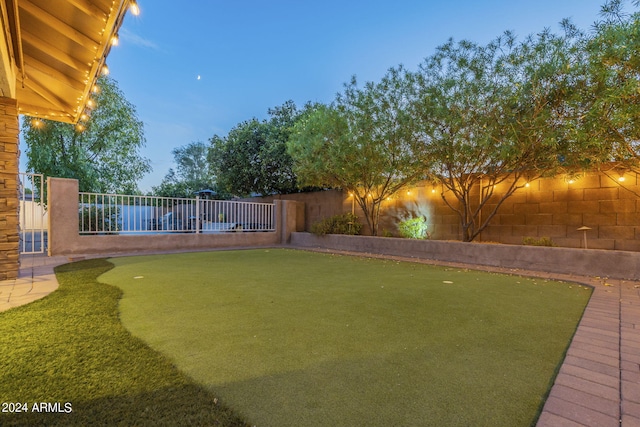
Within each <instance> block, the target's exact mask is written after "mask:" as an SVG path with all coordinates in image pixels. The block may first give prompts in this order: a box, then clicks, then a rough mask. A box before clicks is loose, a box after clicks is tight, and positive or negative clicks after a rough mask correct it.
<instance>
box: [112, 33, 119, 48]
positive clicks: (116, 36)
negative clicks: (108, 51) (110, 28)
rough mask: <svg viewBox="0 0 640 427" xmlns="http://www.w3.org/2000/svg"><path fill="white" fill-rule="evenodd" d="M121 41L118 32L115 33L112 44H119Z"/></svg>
mask: <svg viewBox="0 0 640 427" xmlns="http://www.w3.org/2000/svg"><path fill="white" fill-rule="evenodd" d="M119 43H120V38H119V37H118V35H117V34H114V35H113V37H111V46H118V44H119Z"/></svg>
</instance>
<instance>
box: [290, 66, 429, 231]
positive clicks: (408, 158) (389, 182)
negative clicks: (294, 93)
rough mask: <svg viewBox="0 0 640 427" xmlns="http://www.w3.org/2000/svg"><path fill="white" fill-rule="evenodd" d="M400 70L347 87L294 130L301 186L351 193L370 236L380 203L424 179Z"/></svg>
mask: <svg viewBox="0 0 640 427" xmlns="http://www.w3.org/2000/svg"><path fill="white" fill-rule="evenodd" d="M408 77H409V75H408V74H407V73H406V72H405V70H404V69H402V68H397V69H391V70H390V71H389V73H388V74H387V75H386V76H385V77H384V78H383V79H382V81H381V82H379V83H375V84H374V83H367V84H366V85H365V86H364V87H363V88H359V87H358V86H357V82H356V80H355V78H354V79H353V80H352V81H351V83H350V84H348V85H345V90H344V93H342V94H340V95H338V97H337V99H336V101H335V102H334V103H333V105H332V106H324V105H318V106H316V107H315V108H314V109H312V111H310V112H309V113H308V114H306V115H305V116H303V117H302V118H301V119H300V120H299V121H298V122H297V123H296V125H295V127H294V132H293V134H292V135H291V138H290V139H289V145H288V147H289V153H290V154H291V156H292V157H293V159H294V165H295V168H294V170H295V172H296V174H297V176H298V179H299V180H300V182H301V184H303V185H311V186H317V187H331V188H340V189H343V190H346V191H348V192H350V193H351V194H352V195H353V197H355V200H356V201H357V203H358V205H359V206H360V208H361V209H362V211H363V213H364V216H365V218H366V221H367V224H368V226H369V230H370V232H371V234H372V235H377V234H378V223H379V219H380V206H381V203H382V202H383V201H384V200H386V199H387V198H388V197H391V196H393V195H394V194H395V193H396V192H398V191H399V190H401V189H402V188H404V187H405V186H407V185H409V184H411V183H412V182H415V181H416V180H418V179H420V178H422V177H423V176H424V170H425V166H424V165H423V164H422V162H421V160H422V159H424V156H422V155H421V150H422V149H423V147H424V145H423V144H422V143H421V141H420V139H419V138H418V137H417V136H416V135H415V133H414V125H413V117H412V116H411V114H410V112H409V109H408V108H407V105H408V102H409V99H410V89H411V85H410V84H409V83H410V81H411V80H410V79H409V78H408Z"/></svg>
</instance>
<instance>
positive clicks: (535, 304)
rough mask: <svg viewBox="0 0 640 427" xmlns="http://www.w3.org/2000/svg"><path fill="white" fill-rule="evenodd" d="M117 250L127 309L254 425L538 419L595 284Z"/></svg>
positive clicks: (113, 273) (317, 257)
mask: <svg viewBox="0 0 640 427" xmlns="http://www.w3.org/2000/svg"><path fill="white" fill-rule="evenodd" d="M112 262H113V263H114V264H115V265H116V268H114V269H113V270H110V271H108V272H106V273H105V274H104V275H102V276H101V277H100V279H99V280H100V281H103V282H105V283H110V284H113V285H117V286H119V287H120V288H121V289H122V290H123V291H124V296H123V299H122V300H121V303H120V309H121V319H122V322H123V323H124V325H125V326H126V327H127V328H128V329H129V330H130V331H132V333H133V334H134V335H135V336H138V337H140V338H142V339H143V340H144V341H146V342H147V343H149V345H150V346H151V347H152V348H154V349H157V350H158V351H160V352H161V353H163V354H165V355H167V356H168V357H169V358H170V359H171V360H172V361H173V362H174V363H175V364H176V365H177V366H178V368H180V369H181V370H182V371H183V372H185V373H186V374H188V375H189V376H190V377H192V378H194V379H195V380H196V381H198V382H199V383H201V384H202V385H204V386H206V387H207V388H208V389H210V390H212V392H214V393H215V394H216V395H217V396H220V397H221V400H222V402H223V403H224V404H226V405H228V406H230V407H231V408H233V409H234V410H235V411H237V412H238V413H239V414H240V415H241V416H243V417H245V418H246V419H247V420H248V421H249V422H250V423H252V424H256V425H258V426H260V427H265V426H529V425H531V424H533V423H534V422H535V420H536V418H537V416H538V413H539V410H540V408H541V405H542V403H543V401H544V398H545V396H546V394H547V393H548V390H549V387H550V386H551V384H552V381H553V378H554V376H555V373H556V371H557V369H558V368H559V365H560V363H561V361H562V359H563V356H564V352H565V351H566V349H567V346H568V343H569V341H570V339H571V337H572V335H573V333H574V331H575V328H576V326H577V323H578V321H579V318H580V316H581V314H582V312H583V310H584V307H585V305H586V303H587V301H588V298H589V296H590V295H591V289H590V288H587V287H584V286H580V285H576V284H569V283H559V282H553V281H546V280H542V279H527V278H523V277H518V276H510V275H500V274H491V273H484V272H478V271H467V270H460V269H456V268H442V267H434V266H429V265H423V264H416V263H408V262H396V261H391V260H379V259H366V258H360V257H350V256H339V255H330V254H320V253H311V252H304V251H295V250H284V249H271V250H264V249H263V250H247V251H229V252H212V253H189V254H177V255H163V256H146V257H132V258H119V259H113V260H112Z"/></svg>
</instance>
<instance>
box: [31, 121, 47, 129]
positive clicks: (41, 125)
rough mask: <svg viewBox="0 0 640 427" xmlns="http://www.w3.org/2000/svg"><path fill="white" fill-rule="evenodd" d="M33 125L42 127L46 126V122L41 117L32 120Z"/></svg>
mask: <svg viewBox="0 0 640 427" xmlns="http://www.w3.org/2000/svg"><path fill="white" fill-rule="evenodd" d="M31 126H33V127H34V128H36V129H42V128H43V127H44V122H43V121H42V120H40V119H33V120H31Z"/></svg>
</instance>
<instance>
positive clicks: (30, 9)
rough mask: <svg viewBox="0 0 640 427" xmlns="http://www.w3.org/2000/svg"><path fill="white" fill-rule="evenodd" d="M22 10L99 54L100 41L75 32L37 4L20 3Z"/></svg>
mask: <svg viewBox="0 0 640 427" xmlns="http://www.w3.org/2000/svg"><path fill="white" fill-rule="evenodd" d="M20 8H21V9H22V10H23V11H24V12H26V13H28V14H30V15H31V16H33V17H34V18H35V19H37V20H38V21H41V22H42V23H44V24H45V25H47V26H49V27H51V28H53V29H54V30H55V31H57V32H59V33H60V34H62V35H63V36H65V37H66V38H68V39H69V40H73V41H74V42H76V43H77V44H78V45H80V46H83V47H85V48H86V49H88V50H93V51H94V52H97V48H98V46H99V45H100V41H99V40H95V39H93V38H91V37H89V36H88V35H86V34H83V33H81V32H79V31H77V30H75V29H74V28H73V27H71V26H69V25H67V24H65V23H64V22H62V21H60V20H59V19H57V18H56V17H55V16H53V15H51V14H50V13H49V12H47V11H45V10H43V9H41V8H39V7H38V6H36V5H35V4H33V3H31V2H29V1H22V2H20ZM98 35H99V34H97V33H96V36H98Z"/></svg>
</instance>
